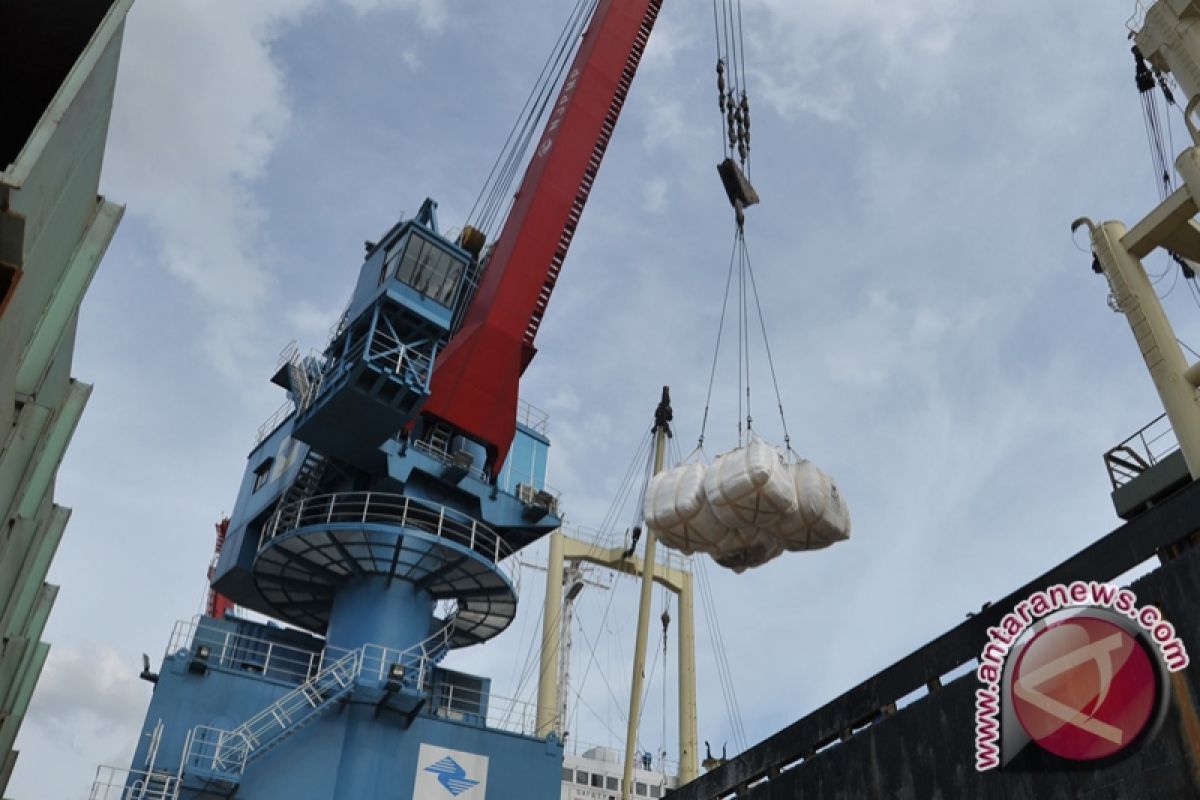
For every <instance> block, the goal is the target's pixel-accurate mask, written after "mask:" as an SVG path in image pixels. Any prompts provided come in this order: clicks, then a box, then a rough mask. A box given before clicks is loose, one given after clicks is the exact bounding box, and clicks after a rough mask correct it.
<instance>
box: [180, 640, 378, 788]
mask: <svg viewBox="0 0 1200 800" xmlns="http://www.w3.org/2000/svg"><path fill="white" fill-rule="evenodd" d="M361 656H362V651H360V650H354V651H352V652H350V653H347V654H346V655H344V656H342V657H341V658H339V659H338V660H337V661H334V662H333V663H332V664H330V665H329V666H327V667H325V668H324V669H323V670H321V671H320V672H318V673H317V674H316V675H314V676H313V677H312V678H310V679H309V680H307V681H305V682H304V683H302V684H300V685H299V686H297V687H296V688H295V689H293V690H292V691H290V692H288V693H287V694H285V695H284V696H283V697H281V698H279V699H278V700H276V701H275V702H274V703H272V704H271V705H269V706H267V707H266V708H264V709H263V710H262V711H260V712H258V713H257V714H255V715H254V716H253V717H251V718H250V719H248V720H246V721H245V722H243V723H242V724H241V725H239V726H238V727H236V728H234V729H233V730H232V731H223V730H218V729H216V728H209V727H206V726H197V727H195V728H193V729H192V732H191V734H190V735H189V737H188V742H187V745H186V748H185V750H184V758H183V765H182V767H181V770H182V775H183V777H188V776H195V777H199V778H207V779H216V780H220V781H224V782H228V783H234V784H236V783H238V782H240V781H241V779H242V774H243V773H244V772H245V769H246V767H247V766H249V765H250V764H252V763H253V762H254V761H256V760H257V759H259V758H261V757H262V756H264V755H265V754H267V753H269V752H270V751H271V750H273V749H274V748H275V747H277V746H278V745H279V744H281V743H282V742H284V741H285V740H287V739H288V738H289V737H290V736H292V735H294V734H296V733H297V732H299V731H301V730H303V729H304V728H305V727H307V726H308V725H309V724H310V723H312V722H314V721H315V720H317V719H318V718H319V717H320V716H321V715H322V714H324V713H325V712H327V711H329V710H330V709H331V708H332V707H333V706H334V705H335V704H336V703H337V702H338V701H339V700H341V699H342V698H343V697H345V696H346V695H348V694H349V693H350V692H351V690H352V689H353V688H354V683H355V680H356V679H357V678H358V674H359V670H360V668H361V665H362V662H361Z"/></svg>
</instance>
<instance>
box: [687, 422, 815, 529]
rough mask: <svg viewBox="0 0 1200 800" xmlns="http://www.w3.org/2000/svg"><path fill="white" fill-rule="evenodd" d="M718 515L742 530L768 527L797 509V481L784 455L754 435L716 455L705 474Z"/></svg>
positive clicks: (713, 505)
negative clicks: (745, 443)
mask: <svg viewBox="0 0 1200 800" xmlns="http://www.w3.org/2000/svg"><path fill="white" fill-rule="evenodd" d="M704 494H705V496H706V497H707V498H708V504H709V505H710V506H712V510H713V514H715V515H716V517H717V519H719V520H720V521H721V522H723V523H725V524H726V525H728V526H730V527H732V528H738V529H742V530H746V529H753V528H769V527H771V526H773V525H776V524H778V523H779V522H780V521H781V520H783V519H785V518H786V517H787V516H788V515H790V514H792V513H794V512H795V511H796V506H797V499H796V484H795V481H794V480H793V478H792V475H791V472H790V471H789V470H788V468H787V464H785V463H784V460H783V456H782V455H781V454H780V452H779V451H778V450H776V449H775V448H774V447H772V446H771V445H769V444H767V443H766V442H764V441H763V440H762V439H760V438H758V436H756V435H752V436H751V438H750V442H749V444H747V445H746V446H745V447H739V448H737V449H736V450H731V451H729V452H728V453H724V454H722V455H720V456H717V459H716V460H715V461H714V462H713V464H712V466H711V467H709V468H708V472H707V473H706V474H705V476H704Z"/></svg>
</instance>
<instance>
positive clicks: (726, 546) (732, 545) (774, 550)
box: [712, 528, 783, 574]
mask: <svg viewBox="0 0 1200 800" xmlns="http://www.w3.org/2000/svg"><path fill="white" fill-rule="evenodd" d="M782 552H783V545H782V544H780V542H779V539H778V538H777V537H776V536H775V535H774V534H773V533H771V532H769V531H766V530H762V529H758V528H744V529H731V530H730V531H729V535H728V536H726V537H725V538H724V539H722V540H721V546H720V548H718V550H717V552H715V553H713V554H712V557H713V561H716V562H717V563H718V564H720V565H721V566H722V567H725V568H727V569H731V570H733V571H734V572H737V573H739V574H740V573H742V572H745V571H746V570H748V569H752V568H754V567H760V566H762V565H763V564H765V563H767V562H768V561H770V560H771V559H773V558H775V557H776V556H778V555H779V554H780V553H782Z"/></svg>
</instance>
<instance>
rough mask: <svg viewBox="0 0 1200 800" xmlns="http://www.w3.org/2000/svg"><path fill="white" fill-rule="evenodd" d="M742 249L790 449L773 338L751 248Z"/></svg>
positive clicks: (785, 435) (789, 436)
mask: <svg viewBox="0 0 1200 800" xmlns="http://www.w3.org/2000/svg"><path fill="white" fill-rule="evenodd" d="M742 251H743V252H744V253H745V255H746V272H747V273H748V274H749V275H750V289H751V290H752V291H753V292H754V306H755V308H756V309H757V310H758V323H759V326H760V327H761V328H762V337H763V349H764V350H765V351H766V353H767V367H768V368H769V369H770V371H771V383H772V384H773V385H774V386H775V402H776V403H778V405H779V423H780V424H781V425H782V426H783V443H784V445H785V446H786V447H787V449H788V450H791V449H792V436H791V434H790V433H788V426H787V417H785V416H784V414H783V395H782V393H780V391H779V376H778V375H777V374H776V372H775V359H774V358H773V357H772V356H771V340H770V338H769V337H768V336H767V320H766V317H764V316H763V311H762V302H761V301H760V300H759V296H758V283H757V282H756V281H755V280H754V267H753V265H752V264H751V263H750V250H749V249H748V248H747V247H746V242H745V240H744V239H743V241H742Z"/></svg>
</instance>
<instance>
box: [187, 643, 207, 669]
mask: <svg viewBox="0 0 1200 800" xmlns="http://www.w3.org/2000/svg"><path fill="white" fill-rule="evenodd" d="M211 654H212V649H211V648H209V646H208V645H206V644H198V645H196V652H195V653H194V654H193V655H192V660H191V661H190V662H189V663H188V672H190V673H192V674H193V675H203V674H204V673H206V672H208V657H209V656H210V655H211Z"/></svg>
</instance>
